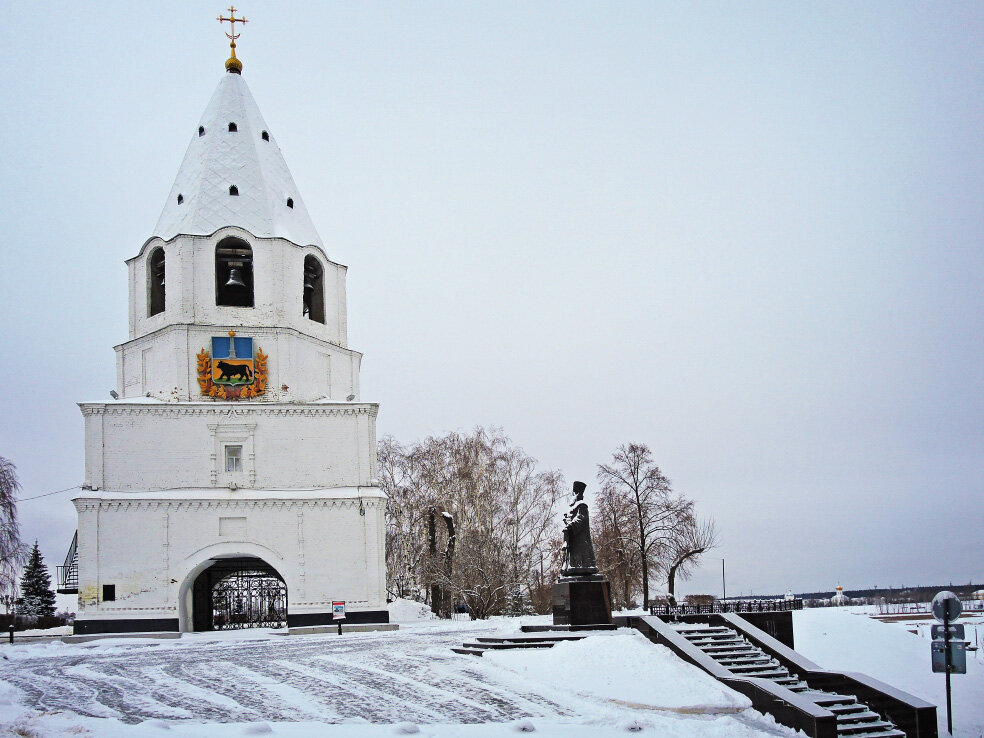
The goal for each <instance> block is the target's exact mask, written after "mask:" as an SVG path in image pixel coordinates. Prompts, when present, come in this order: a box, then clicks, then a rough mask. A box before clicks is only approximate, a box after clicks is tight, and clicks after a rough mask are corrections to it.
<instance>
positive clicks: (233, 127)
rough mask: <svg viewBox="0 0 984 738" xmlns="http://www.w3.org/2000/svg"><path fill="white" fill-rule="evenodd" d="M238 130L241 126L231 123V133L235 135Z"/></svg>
mask: <svg viewBox="0 0 984 738" xmlns="http://www.w3.org/2000/svg"><path fill="white" fill-rule="evenodd" d="M238 130H239V126H237V125H236V124H235V123H230V124H229V132H230V133H235V132H236V131H238Z"/></svg>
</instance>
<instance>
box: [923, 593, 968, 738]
mask: <svg viewBox="0 0 984 738" xmlns="http://www.w3.org/2000/svg"><path fill="white" fill-rule="evenodd" d="M961 612H963V603H961V602H960V598H959V597H957V596H956V595H955V594H953V592H948V591H945V590H944V591H943V592H940V593H938V594H937V595H936V597H934V598H933V617H934V618H936V619H937V620H939V621H940V622H941V623H942V625H934V626H933V642H932V644H931V645H930V654H931V656H932V663H933V671H934V672H942V673H943V674H945V675H946V729H947V732H948V733H950V735H953V714H952V711H951V701H950V700H951V698H950V674H966V673H967V643H966V642H965V641H963V640H954V639H955V638H957V637H958V636H957V633H959V634H960V635H959V638H963V635H964V629H963V626H962V625H957V624H955V623H954V624H952V625H951V623H952V622H953V621H954V620H956V619H957V618H959V617H960V613H961Z"/></svg>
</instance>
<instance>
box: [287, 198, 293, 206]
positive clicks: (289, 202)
mask: <svg viewBox="0 0 984 738" xmlns="http://www.w3.org/2000/svg"><path fill="white" fill-rule="evenodd" d="M287 207H289V208H292V207H294V198H293V197H288V198H287Z"/></svg>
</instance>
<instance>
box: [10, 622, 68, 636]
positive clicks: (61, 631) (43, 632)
mask: <svg viewBox="0 0 984 738" xmlns="http://www.w3.org/2000/svg"><path fill="white" fill-rule="evenodd" d="M63 635H72V626H71V625H59V626H57V627H55V628H30V629H28V630H18V631H16V632H15V633H14V638H17V636H63Z"/></svg>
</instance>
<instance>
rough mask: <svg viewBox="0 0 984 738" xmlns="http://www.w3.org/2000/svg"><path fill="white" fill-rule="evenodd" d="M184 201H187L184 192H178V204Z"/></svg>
mask: <svg viewBox="0 0 984 738" xmlns="http://www.w3.org/2000/svg"><path fill="white" fill-rule="evenodd" d="M184 201H185V199H184V195H182V194H181V193H180V192H179V193H178V205H180V204H181V203H183V202H184Z"/></svg>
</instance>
